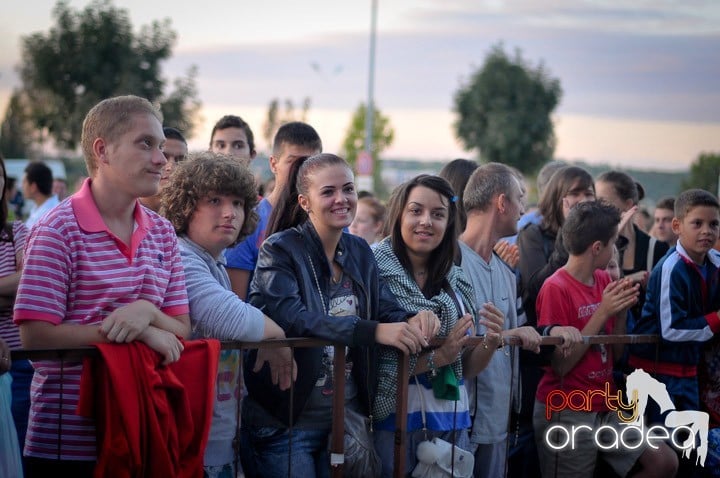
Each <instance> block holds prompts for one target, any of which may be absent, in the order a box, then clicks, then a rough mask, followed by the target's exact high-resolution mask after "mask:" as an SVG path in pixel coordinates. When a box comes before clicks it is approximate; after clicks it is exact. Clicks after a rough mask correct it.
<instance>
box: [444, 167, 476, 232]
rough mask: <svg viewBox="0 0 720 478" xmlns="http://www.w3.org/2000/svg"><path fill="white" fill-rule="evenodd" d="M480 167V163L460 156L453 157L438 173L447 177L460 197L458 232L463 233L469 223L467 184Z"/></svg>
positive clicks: (458, 202) (458, 204)
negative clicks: (457, 157) (466, 201)
mask: <svg viewBox="0 0 720 478" xmlns="http://www.w3.org/2000/svg"><path fill="white" fill-rule="evenodd" d="M479 167H480V165H479V164H478V163H477V162H475V161H471V160H469V159H462V158H459V159H453V160H452V161H450V162H449V163H447V164H446V165H445V166H443V168H442V169H441V170H440V172H439V173H438V176H440V177H441V178H445V179H447V181H448V183H450V186H452V188H453V191H455V196H457V197H458V201H457V211H458V219H459V221H460V223H459V225H458V228H457V230H458V231H457V232H458V234H462V232H463V231H464V230H465V225H466V223H467V215H466V213H465V203H464V202H463V198H464V197H465V186H467V182H468V180H469V179H470V176H472V173H473V172H474V171H475V170H476V169H477V168H479Z"/></svg>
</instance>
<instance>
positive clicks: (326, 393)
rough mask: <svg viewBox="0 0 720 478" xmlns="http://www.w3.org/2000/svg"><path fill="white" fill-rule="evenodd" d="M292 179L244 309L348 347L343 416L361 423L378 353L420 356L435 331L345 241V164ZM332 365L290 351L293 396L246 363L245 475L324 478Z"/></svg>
mask: <svg viewBox="0 0 720 478" xmlns="http://www.w3.org/2000/svg"><path fill="white" fill-rule="evenodd" d="M289 174H290V181H288V184H289V187H288V190H287V191H286V192H284V193H283V196H282V197H281V198H280V201H279V203H278V205H277V206H276V207H275V208H274V209H273V214H272V215H271V217H270V221H269V226H268V238H267V240H266V241H265V242H264V243H263V245H262V246H261V248H260V253H259V257H258V263H257V268H256V270H255V274H254V277H253V281H252V284H251V288H250V297H249V301H250V303H251V304H253V305H254V306H256V307H258V308H260V309H261V310H262V311H263V312H265V313H266V314H267V315H268V316H269V317H271V318H272V319H273V320H275V321H276V322H277V323H278V325H280V327H282V328H283V330H284V331H285V334H286V336H287V337H315V338H320V339H325V340H329V341H333V342H339V343H342V344H345V345H346V359H347V364H348V365H347V367H346V384H345V404H346V405H345V406H346V407H349V408H353V409H355V410H358V411H360V412H361V413H363V414H366V415H368V414H369V410H370V405H371V402H372V400H373V396H374V390H375V381H376V378H375V374H374V370H375V369H376V363H375V345H376V344H383V345H391V346H394V347H397V348H398V349H400V350H402V351H403V352H405V353H417V352H418V351H420V349H421V348H422V347H425V346H427V339H429V338H431V337H432V336H434V334H435V333H436V332H437V330H438V328H439V321H438V319H437V317H435V315H434V314H433V313H432V312H430V311H420V312H419V313H418V311H411V312H407V311H406V310H405V309H403V308H402V307H400V305H399V304H398V303H397V301H396V299H395V297H394V296H393V295H392V293H391V292H390V291H389V290H388V289H387V287H386V286H385V285H384V283H382V282H381V281H380V279H379V276H378V269H377V266H376V264H375V260H374V258H373V255H372V252H371V250H370V247H369V246H368V244H367V242H365V241H364V240H363V239H361V238H359V237H356V236H353V235H350V234H348V233H346V232H344V229H345V228H347V226H349V224H350V223H351V222H352V220H353V217H354V215H355V209H356V206H357V193H356V190H355V185H354V177H353V173H352V170H351V169H350V166H349V165H348V164H347V162H345V160H343V159H342V158H340V157H338V156H335V155H332V154H320V155H316V156H312V157H310V158H302V159H299V160H298V161H297V162H296V163H295V164H294V165H293V168H292V169H291V170H290V172H289ZM332 355H333V348H332V347H320V348H296V349H295V350H294V358H295V361H296V363H297V381H296V383H295V386H294V390H293V393H292V394H291V393H290V391H281V390H280V389H279V388H278V387H277V385H275V382H276V377H271V376H270V367H268V366H267V365H263V363H262V360H263V359H260V360H258V359H257V355H256V353H254V352H252V353H251V354H250V355H249V357H248V360H247V361H246V366H245V377H246V383H247V389H248V397H247V399H246V400H245V402H244V404H243V411H242V414H243V415H242V436H243V443H242V447H243V469H244V470H245V472H246V473H248V471H249V472H250V474H252V473H253V471H257V472H259V474H260V475H262V476H264V477H272V476H278V477H279V476H283V477H285V476H297V477H300V476H302V477H303V478H311V477H316V476H317V477H325V476H329V458H328V454H327V440H328V435H329V432H330V427H331V417H332V413H331V410H332V395H333V383H332V359H333V357H332ZM256 361H257V362H258V363H257V364H256ZM254 370H259V372H255V371H254ZM291 424H292V427H291ZM291 443H292V445H291Z"/></svg>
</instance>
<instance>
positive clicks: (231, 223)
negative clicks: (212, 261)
mask: <svg viewBox="0 0 720 478" xmlns="http://www.w3.org/2000/svg"><path fill="white" fill-rule="evenodd" d="M244 206H245V201H244V200H243V199H242V198H240V197H238V196H235V195H228V194H216V193H211V194H208V195H207V196H206V197H204V198H202V199H201V200H199V201H198V204H197V207H196V208H195V212H193V215H192V217H191V218H190V222H189V223H188V229H187V235H188V237H189V238H190V239H191V240H192V241H193V242H195V243H196V244H198V245H199V246H201V247H203V248H204V249H205V250H207V251H208V252H209V253H210V254H212V256H213V257H218V256H219V255H220V254H221V253H222V251H223V249H225V248H226V247H228V246H230V245H231V244H233V243H234V242H235V240H236V239H237V237H238V234H239V233H240V228H241V227H242V224H243V222H244V221H245V210H244Z"/></svg>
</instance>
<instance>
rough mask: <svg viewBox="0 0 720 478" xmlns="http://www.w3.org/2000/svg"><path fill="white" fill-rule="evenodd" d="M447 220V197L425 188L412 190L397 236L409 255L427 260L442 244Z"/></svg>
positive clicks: (418, 187)
mask: <svg viewBox="0 0 720 478" xmlns="http://www.w3.org/2000/svg"><path fill="white" fill-rule="evenodd" d="M448 217H449V207H448V199H447V198H445V197H443V196H441V195H440V193H438V192H436V191H434V190H432V189H430V188H428V187H425V186H416V187H414V188H413V189H412V191H410V194H409V195H408V200H407V202H406V203H405V208H404V209H403V212H402V216H401V218H400V235H401V236H402V240H403V242H404V243H405V246H406V247H407V250H408V254H409V255H413V256H416V257H424V258H427V257H428V256H429V255H430V253H431V252H432V251H434V250H435V249H436V248H437V247H438V245H440V243H441V242H442V240H443V237H444V236H445V231H446V230H447V226H448Z"/></svg>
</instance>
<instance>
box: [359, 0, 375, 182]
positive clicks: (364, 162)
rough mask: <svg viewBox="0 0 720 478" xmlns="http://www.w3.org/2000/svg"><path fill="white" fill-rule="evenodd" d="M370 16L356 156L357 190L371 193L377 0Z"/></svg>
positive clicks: (373, 0) (373, 1)
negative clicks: (360, 146)
mask: <svg viewBox="0 0 720 478" xmlns="http://www.w3.org/2000/svg"><path fill="white" fill-rule="evenodd" d="M371 2H372V10H371V14H370V64H369V69H368V96H367V108H365V149H364V151H362V152H361V153H360V155H359V156H358V164H357V169H358V189H361V190H362V189H364V190H366V191H370V192H373V191H374V189H375V188H374V185H373V169H374V166H375V165H374V164H373V163H374V161H373V120H374V119H375V100H374V83H375V33H376V30H377V8H378V2H377V0H371Z"/></svg>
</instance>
